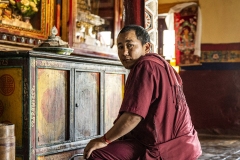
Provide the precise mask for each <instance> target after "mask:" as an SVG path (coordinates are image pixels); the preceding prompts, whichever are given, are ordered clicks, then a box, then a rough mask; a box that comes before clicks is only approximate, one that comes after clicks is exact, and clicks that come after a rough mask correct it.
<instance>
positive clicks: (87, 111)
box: [75, 71, 100, 139]
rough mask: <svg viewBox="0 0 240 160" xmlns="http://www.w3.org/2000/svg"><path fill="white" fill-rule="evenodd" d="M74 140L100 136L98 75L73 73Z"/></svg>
mask: <svg viewBox="0 0 240 160" xmlns="http://www.w3.org/2000/svg"><path fill="white" fill-rule="evenodd" d="M75 74H76V75H75V78H76V79H75V138H76V139H83V138H87V137H91V136H96V135H99V134H100V115H99V113H100V94H99V90H100V73H98V72H81V71H77V72H76V73H75Z"/></svg>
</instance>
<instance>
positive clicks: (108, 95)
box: [104, 73, 125, 133]
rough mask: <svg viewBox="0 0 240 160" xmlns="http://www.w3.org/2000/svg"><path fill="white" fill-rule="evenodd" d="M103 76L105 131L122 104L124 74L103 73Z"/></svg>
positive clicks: (110, 125)
mask: <svg viewBox="0 0 240 160" xmlns="http://www.w3.org/2000/svg"><path fill="white" fill-rule="evenodd" d="M104 77H105V78H104V80H105V81H104V82H105V90H104V102H105V103H104V104H105V105H104V106H105V107H104V133H106V132H107V131H108V130H109V129H110V128H111V127H112V126H113V122H114V120H115V119H116V118H117V116H118V111H119V109H120V107H121V104H122V100H123V94H124V84H125V74H121V73H105V76H104Z"/></svg>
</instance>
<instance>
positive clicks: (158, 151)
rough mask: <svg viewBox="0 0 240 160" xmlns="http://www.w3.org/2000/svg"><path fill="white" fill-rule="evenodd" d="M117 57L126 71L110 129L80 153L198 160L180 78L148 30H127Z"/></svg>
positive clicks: (99, 159) (111, 158)
mask: <svg viewBox="0 0 240 160" xmlns="http://www.w3.org/2000/svg"><path fill="white" fill-rule="evenodd" d="M117 47H118V56H119V59H120V61H121V62H122V64H123V66H124V67H125V68H126V69H130V73H129V75H128V78H127V82H126V86H125V92H124V98H123V102H122V105H121V108H120V110H119V116H118V117H117V118H116V120H115V122H114V125H113V127H112V128H111V129H110V130H109V131H108V132H106V133H105V134H104V135H103V136H102V137H100V138H96V139H93V140H91V141H90V142H89V143H88V144H87V146H86V148H85V149H84V157H85V158H86V159H88V160H103V159H104V160H196V159H197V158H198V157H199V156H200V155H201V153H202V151H201V146H200V142H199V139H198V136H197V132H196V130H195V129H194V126H193V124H192V121H191V116H190V112H189V108H188V105H187V103H186V99H185V96H184V93H183V90H182V80H181V78H180V76H179V75H178V74H177V73H176V72H175V70H174V69H173V68H172V67H171V66H170V65H169V63H168V62H167V61H165V60H164V59H163V58H162V57H160V56H159V55H158V54H155V53H150V51H151V43H150V36H149V34H148V33H147V31H146V30H145V29H144V28H143V27H141V26H137V25H128V26H125V27H124V28H123V29H122V30H121V31H120V33H119V35H118V37H117Z"/></svg>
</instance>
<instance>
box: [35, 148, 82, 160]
mask: <svg viewBox="0 0 240 160" xmlns="http://www.w3.org/2000/svg"><path fill="white" fill-rule="evenodd" d="M78 153H83V149H79V150H73V151H69V152H62V153H57V154H54V155H46V156H39V157H37V160H68V159H69V158H71V157H72V156H73V155H75V154H78ZM80 158H81V156H78V157H76V158H75V159H74V160H80Z"/></svg>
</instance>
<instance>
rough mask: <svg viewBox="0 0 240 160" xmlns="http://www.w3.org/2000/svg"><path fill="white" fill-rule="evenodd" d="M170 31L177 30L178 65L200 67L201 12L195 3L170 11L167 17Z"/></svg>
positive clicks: (179, 6) (182, 5) (178, 6)
mask: <svg viewBox="0 0 240 160" xmlns="http://www.w3.org/2000/svg"><path fill="white" fill-rule="evenodd" d="M165 20H166V24H167V27H168V29H169V30H175V50H176V52H175V54H176V55H175V57H176V64H177V65H179V66H183V65H200V56H201V49H200V46H201V12H200V8H199V7H198V5H197V4H196V3H194V2H191V3H183V4H179V5H176V6H174V7H173V8H171V9H170V11H169V13H168V16H167V17H166V19H165Z"/></svg>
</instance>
